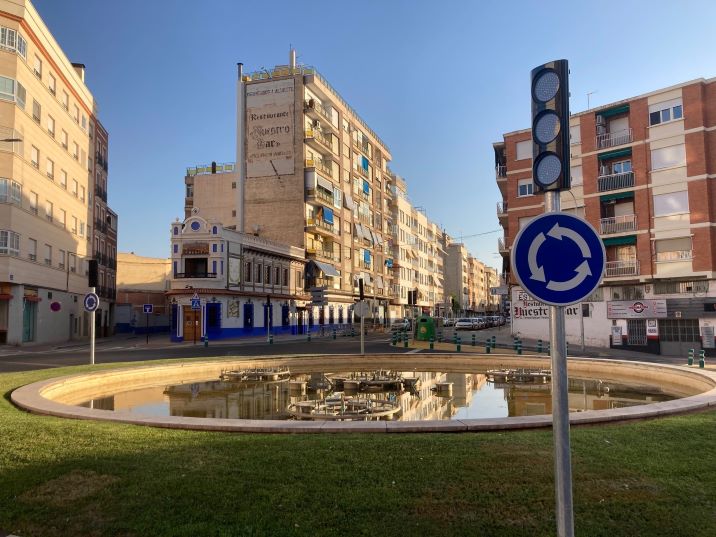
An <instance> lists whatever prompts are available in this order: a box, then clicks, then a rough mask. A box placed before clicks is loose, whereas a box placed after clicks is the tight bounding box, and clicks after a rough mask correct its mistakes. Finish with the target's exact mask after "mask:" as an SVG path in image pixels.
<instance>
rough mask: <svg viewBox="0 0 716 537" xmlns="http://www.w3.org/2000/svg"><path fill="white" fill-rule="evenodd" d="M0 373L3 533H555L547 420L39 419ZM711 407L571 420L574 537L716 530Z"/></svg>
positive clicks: (34, 376)
mask: <svg viewBox="0 0 716 537" xmlns="http://www.w3.org/2000/svg"><path fill="white" fill-rule="evenodd" d="M87 369H89V368H88V367H78V368H66V369H62V370H46V371H38V372H29V373H19V374H4V375H0V392H1V393H3V394H4V398H2V399H0V529H1V530H4V531H6V532H15V533H17V534H19V535H21V536H24V537H42V536H55V535H57V536H63V537H65V536H68V535H82V536H105V535H106V536H130V535H131V536H163V535H166V536H184V535H186V536H202V537H203V536H218V535H232V536H233V535H252V536H253V535H270V536H273V535H310V536H321V535H330V536H336V535H348V534H350V535H384V536H390V535H415V536H417V535H420V536H422V535H449V536H456V535H482V536H493V535H494V536H530V537H532V536H541V535H544V536H552V535H554V534H555V533H556V530H555V522H554V514H553V513H554V486H553V473H552V435H551V432H550V431H524V432H514V433H512V432H510V433H488V434H484V433H481V434H454V435H449V434H423V435H416V434H406V435H386V434H374V435H359V434H350V435H342V434H341V435H314V434H311V435H259V434H224V433H206V432H193V431H174V430H163V429H155V428H149V427H139V426H132V425H122V424H110V423H103V422H92V421H76V420H66V419H58V418H50V417H43V416H35V415H31V414H28V413H25V412H22V411H19V410H17V409H16V408H14V407H13V406H12V405H11V404H10V402H9V392H10V391H11V390H12V389H14V388H15V387H17V386H20V385H22V384H27V383H29V382H34V381H36V380H40V379H44V378H48V377H51V376H58V375H61V374H66V373H69V372H78V371H82V370H87ZM715 441H716V412H704V413H699V414H691V415H687V416H679V417H672V418H665V419H660V420H653V421H646V422H636V423H630V424H623V425H613V426H599V427H589V428H574V429H572V466H573V476H574V504H575V528H576V534H577V535H579V536H605V537H606V536H609V537H617V536H625V537H626V536H628V537H633V536H637V535H644V536H649V537H655V536H674V537H686V536H688V537H692V536H694V537H695V536H709V537H712V536H714V535H716V442H715Z"/></svg>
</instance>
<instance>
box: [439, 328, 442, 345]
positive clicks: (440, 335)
mask: <svg viewBox="0 0 716 537" xmlns="http://www.w3.org/2000/svg"><path fill="white" fill-rule="evenodd" d="M442 342H443V331H442V330H438V343H442Z"/></svg>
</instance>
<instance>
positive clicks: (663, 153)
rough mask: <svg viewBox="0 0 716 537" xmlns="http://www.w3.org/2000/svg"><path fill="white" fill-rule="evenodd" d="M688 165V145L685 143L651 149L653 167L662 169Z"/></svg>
mask: <svg viewBox="0 0 716 537" xmlns="http://www.w3.org/2000/svg"><path fill="white" fill-rule="evenodd" d="M685 165H686V146H685V145H684V144H679V145H671V146H669V147H662V148H661V149H652V150H651V169H652V170H660V169H663V168H672V167H674V166H685Z"/></svg>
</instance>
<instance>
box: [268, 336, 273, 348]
mask: <svg viewBox="0 0 716 537" xmlns="http://www.w3.org/2000/svg"><path fill="white" fill-rule="evenodd" d="M269 345H273V334H269Z"/></svg>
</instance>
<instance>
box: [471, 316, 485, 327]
mask: <svg viewBox="0 0 716 537" xmlns="http://www.w3.org/2000/svg"><path fill="white" fill-rule="evenodd" d="M472 322H473V324H474V325H475V328H476V329H477V330H482V329H483V328H487V326H488V324H487V321H486V320H485V318H484V317H475V318H474V319H473V320H472Z"/></svg>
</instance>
